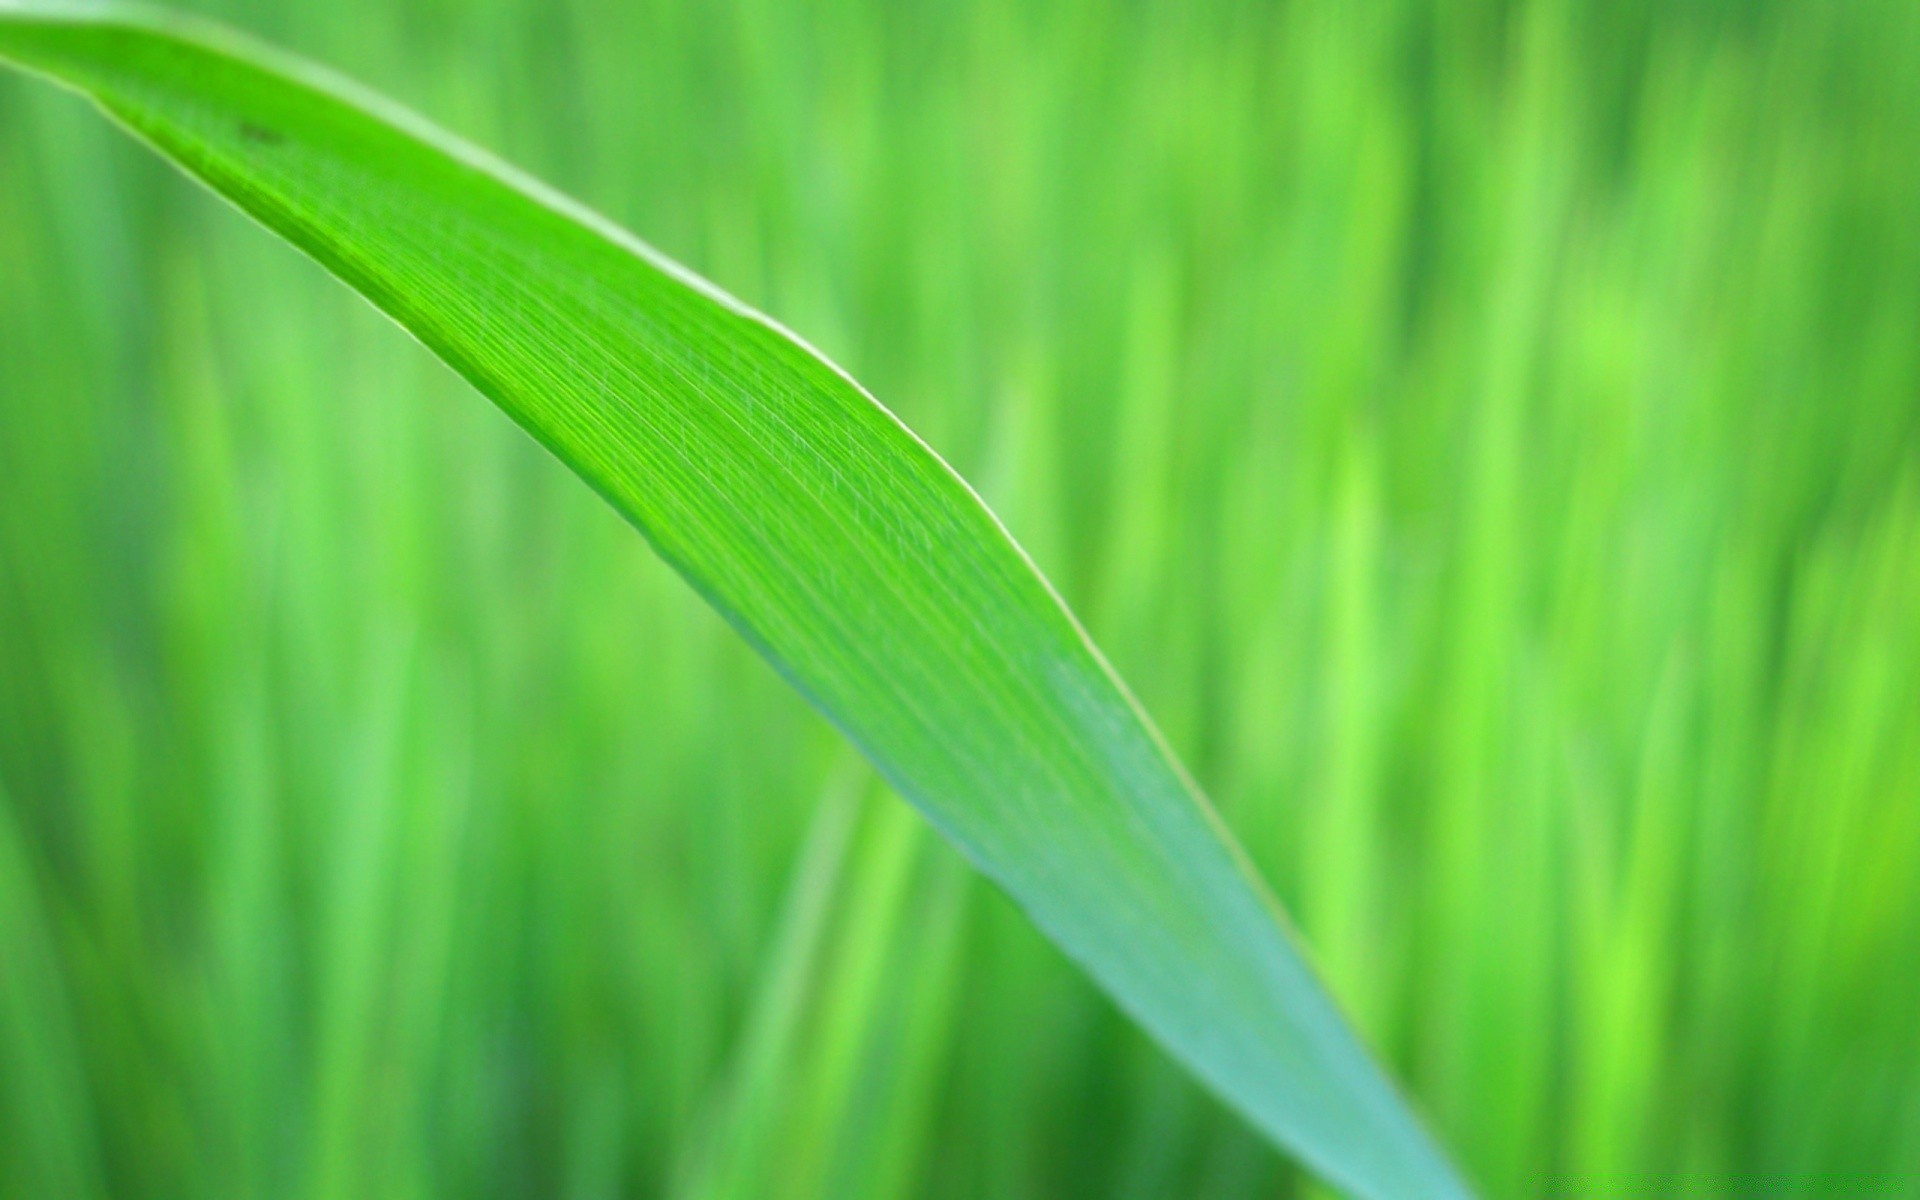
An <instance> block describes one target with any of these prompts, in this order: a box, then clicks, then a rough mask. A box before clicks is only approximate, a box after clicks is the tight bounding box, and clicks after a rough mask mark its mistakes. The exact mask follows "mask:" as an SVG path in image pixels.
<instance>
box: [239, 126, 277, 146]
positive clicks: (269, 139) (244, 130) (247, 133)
mask: <svg viewBox="0 0 1920 1200" xmlns="http://www.w3.org/2000/svg"><path fill="white" fill-rule="evenodd" d="M240 136H241V137H243V138H245V139H247V140H248V141H250V142H259V143H260V144H261V145H263V146H278V145H279V144H280V143H281V142H284V141H286V140H287V139H286V138H285V137H283V136H281V134H280V132H279V131H278V130H275V129H268V128H265V127H264V126H260V125H255V124H254V123H252V122H251V121H242V122H240Z"/></svg>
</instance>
